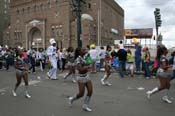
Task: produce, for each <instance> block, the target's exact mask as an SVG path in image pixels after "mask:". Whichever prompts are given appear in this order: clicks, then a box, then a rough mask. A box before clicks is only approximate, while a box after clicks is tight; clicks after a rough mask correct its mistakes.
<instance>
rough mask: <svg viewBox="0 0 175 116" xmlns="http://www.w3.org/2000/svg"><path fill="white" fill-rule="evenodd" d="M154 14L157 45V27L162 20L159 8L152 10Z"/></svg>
mask: <svg viewBox="0 0 175 116" xmlns="http://www.w3.org/2000/svg"><path fill="white" fill-rule="evenodd" d="M154 16H155V24H156V36H157V39H156V44H157V45H158V38H159V27H161V24H162V20H161V14H160V9H159V8H156V9H155V11H154ZM161 40H162V39H161Z"/></svg>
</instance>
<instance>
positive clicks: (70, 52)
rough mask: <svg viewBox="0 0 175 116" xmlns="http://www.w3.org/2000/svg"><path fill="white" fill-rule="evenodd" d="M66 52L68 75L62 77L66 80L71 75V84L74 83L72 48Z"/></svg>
mask: <svg viewBox="0 0 175 116" xmlns="http://www.w3.org/2000/svg"><path fill="white" fill-rule="evenodd" d="M67 52H68V55H67V61H68V69H69V73H67V74H66V75H65V76H64V79H67V77H68V76H70V75H72V82H74V83H76V80H75V53H74V49H73V47H69V48H68V50H67Z"/></svg>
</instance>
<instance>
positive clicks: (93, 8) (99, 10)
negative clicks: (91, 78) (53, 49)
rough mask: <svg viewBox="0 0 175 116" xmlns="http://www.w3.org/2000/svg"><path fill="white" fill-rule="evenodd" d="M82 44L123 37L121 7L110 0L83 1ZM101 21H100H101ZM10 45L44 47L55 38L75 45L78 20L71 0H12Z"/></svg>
mask: <svg viewBox="0 0 175 116" xmlns="http://www.w3.org/2000/svg"><path fill="white" fill-rule="evenodd" d="M84 1H86V4H82V14H88V15H89V16H91V17H92V20H82V34H81V39H82V41H83V46H86V45H88V44H90V43H95V44H96V45H97V44H98V45H107V44H110V45H112V44H113V43H114V39H123V37H124V10H123V9H122V8H121V7H120V6H119V5H118V4H117V3H116V2H114V1H113V0H84ZM100 22H101V23H100ZM10 27H11V28H10V29H7V30H8V31H9V32H10V36H9V38H7V39H8V40H9V41H10V42H9V43H7V44H8V45H9V46H12V47H15V46H23V47H25V48H30V47H31V46H33V47H35V48H36V47H43V48H45V47H47V46H48V45H49V39H50V38H55V39H56V41H57V44H58V45H59V47H68V46H73V47H77V19H76V14H75V12H73V5H72V0H11V26H10Z"/></svg>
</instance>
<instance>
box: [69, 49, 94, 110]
mask: <svg viewBox="0 0 175 116" xmlns="http://www.w3.org/2000/svg"><path fill="white" fill-rule="evenodd" d="M75 52H76V53H75V54H76V55H78V57H77V59H76V65H77V70H78V76H77V83H78V88H79V93H78V94H76V95H75V96H73V97H69V105H70V106H72V103H73V102H74V101H75V100H78V99H79V98H81V97H83V96H84V93H85V88H86V89H87V95H86V97H85V99H84V104H83V106H82V108H83V110H85V111H87V112H91V111H92V109H91V108H89V103H90V99H91V96H92V92H93V86H92V82H91V80H90V77H89V75H88V70H89V69H90V66H89V65H87V63H86V60H85V54H86V53H87V51H86V49H85V48H81V49H77V50H76V51H75Z"/></svg>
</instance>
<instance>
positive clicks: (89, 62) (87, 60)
mask: <svg viewBox="0 0 175 116" xmlns="http://www.w3.org/2000/svg"><path fill="white" fill-rule="evenodd" d="M85 60H86V64H88V65H89V64H92V63H93V61H92V58H91V56H90V55H87V56H86V58H85Z"/></svg>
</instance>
